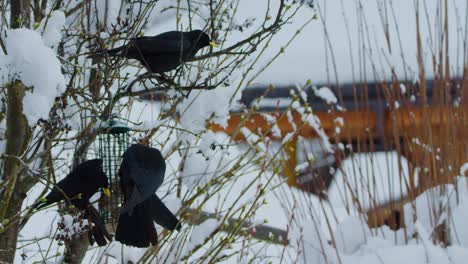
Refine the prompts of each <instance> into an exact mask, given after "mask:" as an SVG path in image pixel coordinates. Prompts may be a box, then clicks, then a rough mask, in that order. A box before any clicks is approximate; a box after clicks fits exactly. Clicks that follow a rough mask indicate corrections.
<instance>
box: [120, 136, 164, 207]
mask: <svg viewBox="0 0 468 264" xmlns="http://www.w3.org/2000/svg"><path fill="white" fill-rule="evenodd" d="M165 172H166V162H165V161H164V158H163V157H162V155H161V152H159V150H157V149H155V148H150V147H147V146H144V145H141V144H134V145H132V146H130V147H129V148H128V149H127V150H126V151H125V153H124V154H123V159H122V163H121V165H120V171H119V173H120V181H121V188H122V192H123V194H124V200H125V201H124V203H123V204H122V207H121V208H120V214H124V213H129V214H131V213H132V210H133V208H134V207H135V206H136V205H138V204H140V203H142V202H143V201H144V200H146V199H147V198H148V197H150V196H151V195H153V194H154V193H155V192H156V190H157V189H158V188H159V186H161V184H162V182H163V181H164V173H165Z"/></svg>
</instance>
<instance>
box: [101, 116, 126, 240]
mask: <svg viewBox="0 0 468 264" xmlns="http://www.w3.org/2000/svg"><path fill="white" fill-rule="evenodd" d="M129 137H130V128H128V127H127V126H125V125H124V124H123V123H120V122H117V121H110V122H109V123H108V125H107V127H106V128H105V129H104V132H103V133H101V134H99V135H98V138H97V146H96V148H97V150H96V155H97V157H98V158H100V159H102V160H103V169H104V172H105V173H106V175H107V178H108V181H109V189H110V191H111V196H110V197H103V198H102V199H101V200H100V201H99V209H100V213H101V216H102V218H103V220H104V222H105V223H106V225H107V226H108V228H109V229H110V231H115V228H116V226H117V221H118V219H119V208H120V206H121V204H122V195H121V192H120V186H119V184H120V182H119V173H118V172H119V167H120V162H121V160H122V155H123V153H124V152H125V150H126V149H127V148H128V147H129Z"/></svg>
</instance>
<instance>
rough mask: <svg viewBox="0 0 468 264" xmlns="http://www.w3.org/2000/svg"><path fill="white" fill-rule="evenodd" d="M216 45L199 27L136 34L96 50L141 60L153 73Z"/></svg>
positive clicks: (170, 68)
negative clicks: (111, 45) (121, 44)
mask: <svg viewBox="0 0 468 264" xmlns="http://www.w3.org/2000/svg"><path fill="white" fill-rule="evenodd" d="M209 45H211V46H216V44H215V43H214V42H213V41H211V40H210V37H209V36H208V34H206V33H205V32H203V31H201V30H193V31H188V32H183V31H169V32H165V33H162V34H159V35H156V36H153V37H147V36H145V37H139V38H135V39H132V40H130V41H129V43H128V44H126V45H123V46H120V47H118V48H114V49H110V50H104V51H98V52H96V54H97V55H109V56H120V57H123V58H127V59H136V60H138V61H140V62H141V63H142V64H143V66H145V67H146V68H147V70H148V71H150V72H152V73H164V72H168V71H171V70H174V69H176V68H177V67H178V66H179V65H181V64H182V63H183V62H184V61H186V60H188V59H191V58H193V57H194V56H195V54H196V53H197V52H198V51H199V50H200V49H202V48H204V47H207V46H209Z"/></svg>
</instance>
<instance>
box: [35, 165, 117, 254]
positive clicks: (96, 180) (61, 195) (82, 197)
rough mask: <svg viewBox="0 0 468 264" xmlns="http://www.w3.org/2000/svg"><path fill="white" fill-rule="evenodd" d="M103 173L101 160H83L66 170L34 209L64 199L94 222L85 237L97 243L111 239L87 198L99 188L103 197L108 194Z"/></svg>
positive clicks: (101, 243) (105, 177)
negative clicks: (68, 170) (70, 169)
mask: <svg viewBox="0 0 468 264" xmlns="http://www.w3.org/2000/svg"><path fill="white" fill-rule="evenodd" d="M108 186H109V184H108V182H107V176H106V174H105V173H104V171H103V169H102V160H101V159H94V160H88V161H85V162H83V163H81V164H79V165H78V166H76V168H75V169H73V170H72V172H70V174H68V175H67V176H66V177H65V178H64V179H63V180H61V181H60V182H58V183H57V185H56V186H54V188H53V189H52V191H51V192H50V193H49V194H48V195H47V196H46V197H45V198H44V199H41V201H39V202H38V203H36V204H35V205H34V208H36V209H40V208H43V207H45V206H48V205H50V204H53V203H56V202H59V201H62V200H65V201H67V202H68V203H70V204H72V205H74V206H75V207H76V208H78V209H80V210H82V211H83V210H84V212H85V217H86V218H87V219H88V220H89V221H90V222H91V223H93V224H94V226H93V227H92V228H91V233H88V238H89V241H90V243H91V244H94V241H96V242H97V244H98V245H99V246H104V245H106V244H107V241H106V239H107V240H109V241H112V235H110V234H109V232H108V231H107V229H106V227H105V225H104V223H103V221H102V219H101V216H100V214H99V212H98V211H97V210H96V208H94V207H93V206H92V205H91V204H90V202H89V199H90V198H91V196H93V195H94V194H95V193H96V192H98V191H99V190H101V191H102V192H103V193H104V194H105V195H106V196H110V191H109V189H108Z"/></svg>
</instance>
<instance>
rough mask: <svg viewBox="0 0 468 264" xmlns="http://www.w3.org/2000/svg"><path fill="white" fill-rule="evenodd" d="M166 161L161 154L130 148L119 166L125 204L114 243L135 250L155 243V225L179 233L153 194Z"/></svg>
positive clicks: (162, 176) (177, 227) (175, 220)
mask: <svg viewBox="0 0 468 264" xmlns="http://www.w3.org/2000/svg"><path fill="white" fill-rule="evenodd" d="M165 171H166V162H165V161H164V158H163V157H162V155H161V152H159V150H157V149H155V148H150V147H147V146H144V145H141V144H134V145H132V146H130V147H129V148H128V149H127V150H126V151H125V153H124V154H123V159H122V163H121V165H120V170H119V175H120V186H121V189H122V193H123V196H124V202H123V204H122V207H121V208H120V217H119V222H118V225H117V230H116V232H115V240H117V241H120V242H121V243H122V244H125V245H129V246H134V247H148V246H149V245H150V243H151V244H152V245H156V244H157V243H158V235H157V233H156V228H155V227H154V223H153V221H154V222H156V223H158V224H159V225H161V226H163V227H164V228H166V229H169V230H174V229H177V230H180V223H179V220H178V219H177V218H176V217H175V216H174V214H172V212H171V211H170V210H169V209H168V208H167V207H166V206H165V205H164V203H163V202H162V201H161V200H160V199H159V197H158V196H157V195H156V194H155V192H156V190H157V189H158V188H159V186H161V184H162V182H163V181H164V173H165Z"/></svg>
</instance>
